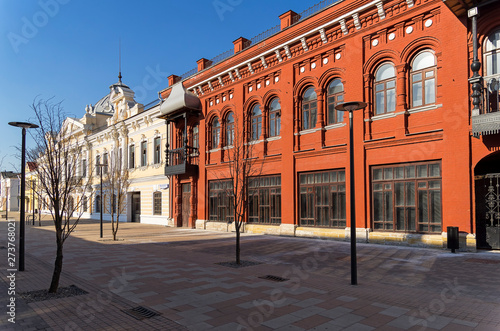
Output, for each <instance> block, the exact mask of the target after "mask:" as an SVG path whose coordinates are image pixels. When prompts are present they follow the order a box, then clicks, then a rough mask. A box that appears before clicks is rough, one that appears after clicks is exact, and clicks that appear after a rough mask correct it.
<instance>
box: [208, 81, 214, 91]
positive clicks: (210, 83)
mask: <svg viewBox="0 0 500 331" xmlns="http://www.w3.org/2000/svg"><path fill="white" fill-rule="evenodd" d="M208 87H210V91H213V90H214V88H213V86H212V82H211V81H209V82H208Z"/></svg>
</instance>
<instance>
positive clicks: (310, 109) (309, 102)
mask: <svg viewBox="0 0 500 331" xmlns="http://www.w3.org/2000/svg"><path fill="white" fill-rule="evenodd" d="M317 103H318V102H317V96H316V92H315V91H314V88H313V87H309V88H308V89H307V90H305V92H304V93H303V94H302V130H307V129H312V128H314V127H315V126H316V118H317Z"/></svg>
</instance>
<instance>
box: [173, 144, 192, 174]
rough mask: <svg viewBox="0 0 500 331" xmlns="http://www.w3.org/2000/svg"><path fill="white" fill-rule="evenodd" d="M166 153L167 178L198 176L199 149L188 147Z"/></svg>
mask: <svg viewBox="0 0 500 331" xmlns="http://www.w3.org/2000/svg"><path fill="white" fill-rule="evenodd" d="M166 153H167V155H166V164H165V176H172V175H183V174H188V175H196V174H198V155H199V154H198V149H197V148H194V147H189V146H186V147H181V148H177V149H170V150H169V149H167V151H166Z"/></svg>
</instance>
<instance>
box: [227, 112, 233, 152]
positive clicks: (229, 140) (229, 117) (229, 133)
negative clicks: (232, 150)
mask: <svg viewBox="0 0 500 331" xmlns="http://www.w3.org/2000/svg"><path fill="white" fill-rule="evenodd" d="M233 143H234V116H233V112H229V114H227V117H226V146H233Z"/></svg>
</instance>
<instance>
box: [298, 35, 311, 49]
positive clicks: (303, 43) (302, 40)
mask: <svg viewBox="0 0 500 331" xmlns="http://www.w3.org/2000/svg"><path fill="white" fill-rule="evenodd" d="M300 41H301V42H302V48H303V49H304V52H307V51H308V50H309V47H307V41H306V37H302V38H300Z"/></svg>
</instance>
